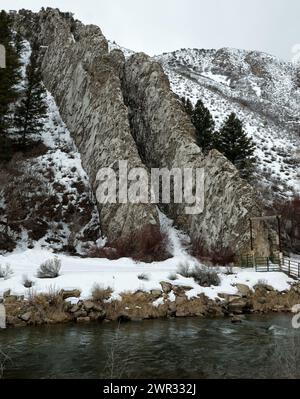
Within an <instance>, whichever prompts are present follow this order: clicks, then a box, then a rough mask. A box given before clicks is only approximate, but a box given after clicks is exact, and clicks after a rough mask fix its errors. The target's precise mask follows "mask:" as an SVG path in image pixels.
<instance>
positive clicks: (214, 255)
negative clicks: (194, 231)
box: [191, 239, 235, 266]
mask: <svg viewBox="0 0 300 399" xmlns="http://www.w3.org/2000/svg"><path fill="white" fill-rule="evenodd" d="M191 255H192V256H194V257H195V258H196V259H198V260H199V261H201V262H202V263H203V262H204V263H208V264H211V265H214V266H216V265H218V266H227V265H230V264H231V263H234V260H235V254H234V252H233V251H232V250H231V249H230V248H228V247H219V248H213V249H211V250H207V248H206V246H205V244H204V242H203V240H201V239H199V240H196V241H194V242H193V243H192V246H191Z"/></svg>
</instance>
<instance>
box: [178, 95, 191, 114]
mask: <svg viewBox="0 0 300 399" xmlns="http://www.w3.org/2000/svg"><path fill="white" fill-rule="evenodd" d="M181 101H182V104H183V106H184V108H185V110H186V113H187V114H188V115H189V116H192V114H193V110H194V107H193V104H192V102H191V100H190V99H189V98H185V97H182V98H181Z"/></svg>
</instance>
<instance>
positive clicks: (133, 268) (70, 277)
mask: <svg viewBox="0 0 300 399" xmlns="http://www.w3.org/2000/svg"><path fill="white" fill-rule="evenodd" d="M175 247H176V246H175ZM53 259H54V254H53V253H52V252H50V251H45V250H37V249H33V250H28V249H27V250H25V251H20V252H15V253H13V254H10V255H8V256H0V264H2V269H3V265H9V270H10V273H9V275H8V276H7V277H6V278H0V301H1V300H2V302H3V304H4V307H5V312H6V324H7V326H8V327H10V326H15V327H17V326H18V327H19V326H26V325H42V324H56V323H67V322H77V323H87V322H90V321H103V320H118V319H121V320H144V319H157V318H168V317H193V316H196V317H202V318H203V317H211V316H212V317H224V316H235V315H241V314H248V313H267V312H290V311H291V309H292V307H293V305H295V304H299V303H300V289H299V286H298V285H297V284H296V283H295V281H294V280H293V279H291V278H289V277H288V276H287V275H285V274H284V273H279V272H272V273H257V272H255V270H253V269H240V268H234V267H227V268H226V267H219V268H207V267H205V266H204V265H201V264H199V262H197V260H196V259H195V258H192V257H191V256H189V255H188V254H186V253H185V252H184V251H183V250H180V251H179V250H175V251H174V256H173V258H170V259H168V260H166V261H163V262H153V263H151V264H146V263H142V262H134V261H133V260H132V259H127V258H124V259H119V260H113V261H111V260H108V259H91V258H80V257H72V256H67V255H56V258H55V259H56V260H57V264H59V265H60V268H59V271H58V273H57V275H56V276H55V278H47V276H46V278H45V276H43V278H41V276H40V274H39V270H40V267H41V265H43V264H45V263H47V262H48V261H49V260H50V261H51V260H53ZM1 298H2V299H1Z"/></svg>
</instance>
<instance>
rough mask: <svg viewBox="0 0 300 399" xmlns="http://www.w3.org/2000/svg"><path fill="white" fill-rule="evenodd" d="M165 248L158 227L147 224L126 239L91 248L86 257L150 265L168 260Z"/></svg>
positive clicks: (165, 245)
mask: <svg viewBox="0 0 300 399" xmlns="http://www.w3.org/2000/svg"><path fill="white" fill-rule="evenodd" d="M167 247H168V239H167V236H166V234H165V233H162V232H161V231H160V228H159V226H157V225H152V224H148V225H146V226H144V227H143V228H141V229H140V230H138V231H134V232H131V233H130V234H128V235H127V236H126V237H120V238H119V239H116V240H114V241H111V242H108V243H107V244H106V245H105V247H103V248H97V247H93V248H91V250H90V251H89V252H88V256H89V257H94V258H107V259H110V260H115V259H120V258H132V259H133V260H135V261H138V262H146V263H151V262H154V261H163V260H166V259H168V258H170V257H171V255H170V253H169V252H168V251H167Z"/></svg>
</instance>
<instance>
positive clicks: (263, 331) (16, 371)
mask: <svg viewBox="0 0 300 399" xmlns="http://www.w3.org/2000/svg"><path fill="white" fill-rule="evenodd" d="M291 320H292V316H291V315H268V316H249V317H248V318H247V319H246V320H245V321H244V322H243V323H242V324H232V323H231V321H230V319H197V318H195V319H193V318H191V319H171V320H151V321H143V322H130V323H124V324H120V325H118V324H117V323H103V324H87V325H76V324H74V325H59V326H45V327H30V328H24V329H10V330H3V331H0V349H1V350H2V351H3V352H4V353H5V354H6V355H7V356H8V357H9V359H7V360H6V362H5V370H4V375H3V376H4V378H159V377H161V378H197V379H206V378H300V330H296V329H293V328H292V324H291Z"/></svg>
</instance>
